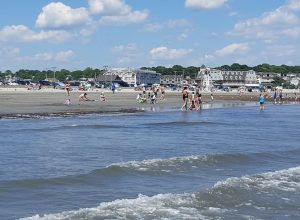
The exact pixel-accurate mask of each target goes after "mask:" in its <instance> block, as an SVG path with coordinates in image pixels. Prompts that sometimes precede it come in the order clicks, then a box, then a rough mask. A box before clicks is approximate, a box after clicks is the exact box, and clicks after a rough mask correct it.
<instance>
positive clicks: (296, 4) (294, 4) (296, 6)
mask: <svg viewBox="0 0 300 220" xmlns="http://www.w3.org/2000/svg"><path fill="white" fill-rule="evenodd" d="M287 7H288V9H290V10H293V11H299V10H300V1H299V0H290V1H289V3H288V5H287Z"/></svg>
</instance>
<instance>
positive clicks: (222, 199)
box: [21, 167, 300, 220]
mask: <svg viewBox="0 0 300 220" xmlns="http://www.w3.org/2000/svg"><path fill="white" fill-rule="evenodd" d="M266 189H267V192H268V193H267V192H266ZM299 189H300V167H294V168H290V169H286V170H280V171H275V172H267V173H262V174H259V175H253V176H243V177H240V178H236V177H234V178H228V179H227V180H225V181H221V182H218V183H216V184H215V185H214V186H213V187H212V188H211V189H209V190H208V191H207V192H197V193H191V194H188V193H185V194H171V193H169V194H158V195H155V196H146V195H139V196H138V197H137V198H135V199H119V200H115V201H112V202H103V203H101V204H100V205H99V206H97V207H94V208H84V209H79V210H76V211H65V212H61V213H57V214H47V215H35V216H32V217H29V218H21V220H46V219H47V220H49V219H51V220H67V219H74V220H76V219H80V220H84V219H97V220H98V219H266V218H267V219H299V217H300V213H299V208H298V206H297V204H299V200H300V197H299ZM282 192H285V193H288V194H284V196H286V197H285V198H283V197H282V198H281V197H280V196H278V194H279V195H281V196H282ZM295 194H296V195H295ZM293 195H294V196H293ZM288 196H289V197H288ZM275 199H276V200H275ZM291 217H293V218H291Z"/></svg>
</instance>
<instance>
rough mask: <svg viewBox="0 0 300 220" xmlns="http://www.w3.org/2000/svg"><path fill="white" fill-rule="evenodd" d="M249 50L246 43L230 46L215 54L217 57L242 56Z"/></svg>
mask: <svg viewBox="0 0 300 220" xmlns="http://www.w3.org/2000/svg"><path fill="white" fill-rule="evenodd" d="M248 50H249V45H248V43H241V44H237V43H234V44H230V45H228V46H226V47H224V48H222V49H220V50H217V51H216V54H217V55H218V56H226V55H231V54H243V53H246V52H247V51H248Z"/></svg>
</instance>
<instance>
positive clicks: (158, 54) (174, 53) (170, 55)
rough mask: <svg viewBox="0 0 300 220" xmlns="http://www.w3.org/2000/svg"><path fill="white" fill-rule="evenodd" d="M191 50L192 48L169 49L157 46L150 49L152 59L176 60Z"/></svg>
mask: <svg viewBox="0 0 300 220" xmlns="http://www.w3.org/2000/svg"><path fill="white" fill-rule="evenodd" d="M191 52H192V50H191V49H169V48H167V47H157V48H153V49H152V50H151V51H150V55H151V57H152V59H163V60H175V59H179V58H183V57H185V56H186V55H188V54H189V53H191Z"/></svg>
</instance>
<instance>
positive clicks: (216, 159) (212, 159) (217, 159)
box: [0, 153, 269, 190]
mask: <svg viewBox="0 0 300 220" xmlns="http://www.w3.org/2000/svg"><path fill="white" fill-rule="evenodd" d="M267 156H269V154H268V153H260V154H253V155H251V154H248V155H247V154H214V155H203V156H183V157H172V158H167V159H149V160H142V161H129V162H121V163H114V164H111V165H109V166H106V167H103V168H99V169H95V170H93V171H91V172H90V173H86V174H79V175H70V176H63V177H54V178H47V179H22V180H9V181H1V182H0V184H1V188H2V190H4V189H10V188H16V187H21V188H34V187H37V186H45V185H49V186H51V185H68V184H77V183H78V184H80V183H84V182H89V181H90V180H93V179H94V178H97V177H100V176H106V177H107V176H121V175H124V174H126V175H130V174H136V173H147V174H151V175H162V174H163V175H173V174H175V175H177V174H178V173H183V172H186V171H190V170H194V169H210V168H213V169H216V168H217V167H220V168H223V166H224V165H226V164H242V163H246V162H249V161H251V160H254V158H257V157H263V158H266V157H267Z"/></svg>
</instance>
